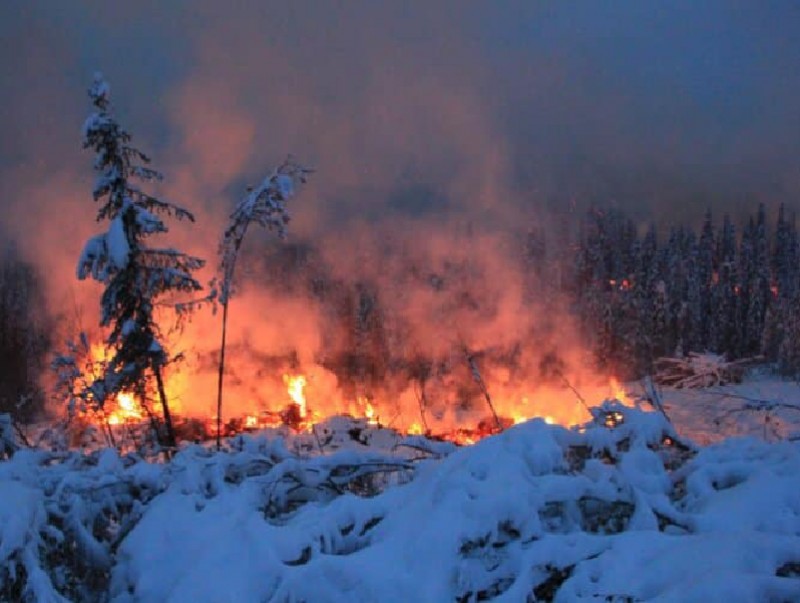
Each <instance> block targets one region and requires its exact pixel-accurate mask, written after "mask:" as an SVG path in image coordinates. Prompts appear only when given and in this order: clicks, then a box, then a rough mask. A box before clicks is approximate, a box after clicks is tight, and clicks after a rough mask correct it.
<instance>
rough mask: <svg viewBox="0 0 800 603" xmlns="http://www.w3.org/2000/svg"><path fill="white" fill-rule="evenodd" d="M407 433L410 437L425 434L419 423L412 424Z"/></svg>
mask: <svg viewBox="0 0 800 603" xmlns="http://www.w3.org/2000/svg"><path fill="white" fill-rule="evenodd" d="M406 433H408V435H422V434H424V433H425V430H423V429H422V425H420V424H419V423H412V424H411V425H410V426H409V428H408V429H407V430H406Z"/></svg>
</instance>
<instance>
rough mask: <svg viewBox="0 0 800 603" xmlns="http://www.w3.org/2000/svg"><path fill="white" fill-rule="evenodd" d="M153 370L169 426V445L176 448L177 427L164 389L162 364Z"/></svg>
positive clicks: (165, 420) (166, 424) (167, 425)
mask: <svg viewBox="0 0 800 603" xmlns="http://www.w3.org/2000/svg"><path fill="white" fill-rule="evenodd" d="M153 372H154V373H155V375H156V385H157V386H158V397H159V398H160V399H161V410H162V411H163V413H164V425H165V426H166V428H167V442H166V443H167V446H169V447H170V448H171V449H173V450H174V449H175V447H176V446H177V442H176V441H175V428H174V427H173V425H172V415H170V413H169V403H168V402H167V392H166V390H165V389H164V379H163V378H162V377H161V365H156V366H154V367H153Z"/></svg>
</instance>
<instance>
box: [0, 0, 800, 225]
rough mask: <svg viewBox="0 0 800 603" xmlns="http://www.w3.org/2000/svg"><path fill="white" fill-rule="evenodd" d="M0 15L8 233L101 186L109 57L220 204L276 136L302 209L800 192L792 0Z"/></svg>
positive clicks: (167, 148)
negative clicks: (98, 92)
mask: <svg viewBox="0 0 800 603" xmlns="http://www.w3.org/2000/svg"><path fill="white" fill-rule="evenodd" d="M0 31H1V32H2V37H3V41H4V48H5V49H6V52H4V53H3V55H2V58H1V59H0V61H1V66H0V82H1V83H0V85H2V90H3V94H4V100H3V104H2V109H0V193H1V194H2V196H3V203H4V205H5V206H6V208H10V211H6V213H5V218H4V222H5V226H6V228H7V230H9V231H10V233H14V232H19V230H20V228H22V227H24V226H26V225H27V224H30V221H31V220H32V219H34V216H51V217H52V216H53V215H63V214H64V213H65V212H66V213H67V214H69V215H70V216H71V219H73V220H74V217H75V216H76V215H79V214H75V213H74V210H77V208H81V207H84V208H85V207H86V204H87V203H90V200H89V186H90V185H89V183H90V181H91V177H92V176H91V168H90V165H91V158H90V157H89V156H88V154H87V153H86V152H84V151H82V150H81V148H80V126H81V124H82V122H83V120H84V119H85V116H86V114H87V113H88V101H87V97H86V88H87V87H88V84H89V83H90V81H91V77H92V74H93V73H94V72H95V71H98V70H99V71H102V72H103V73H104V74H105V75H106V77H107V79H108V80H109V81H110V83H111V86H112V91H113V95H112V100H113V102H114V103H115V107H116V111H117V115H118V117H119V119H120V120H121V121H122V123H123V124H125V125H126V127H127V128H128V129H129V130H130V131H131V132H132V133H133V135H134V141H135V142H136V143H137V144H138V145H139V146H140V147H142V148H143V149H144V150H146V151H147V152H149V153H150V154H151V155H152V157H153V159H154V165H155V166H156V167H157V168H159V169H160V170H162V171H163V172H165V174H166V176H167V183H166V185H165V186H166V187H167V191H168V192H169V193H170V194H171V195H174V196H177V197H179V200H180V201H181V202H182V203H184V204H185V205H188V206H189V207H191V208H193V209H195V210H197V211H204V210H206V209H208V210H209V211H211V212H212V213H214V212H217V213H219V212H222V213H224V211H223V210H224V209H225V208H227V207H229V206H230V204H232V203H233V202H234V201H235V199H236V198H237V197H238V196H239V194H240V192H241V190H242V189H243V187H244V186H245V185H246V184H248V183H252V182H253V181H255V180H256V179H259V178H260V177H262V175H263V171H264V170H265V169H266V168H267V167H268V166H271V165H274V164H275V163H276V162H278V161H280V160H281V158H282V157H284V156H285V155H286V154H287V153H292V154H293V155H295V156H296V157H297V158H299V159H301V160H302V161H304V162H306V163H308V164H310V165H312V166H314V167H315V168H316V169H317V174H316V175H315V178H314V181H313V183H312V189H313V192H312V194H311V195H309V201H308V202H307V203H306V204H305V205H304V206H302V207H298V209H297V211H296V212H295V214H296V215H295V218H296V221H297V225H298V226H297V227H298V229H299V230H300V231H312V230H313V229H314V228H316V227H318V226H320V224H325V223H327V222H328V221H329V220H330V219H339V218H341V217H343V216H344V217H348V216H365V217H367V219H370V218H372V217H375V216H379V217H385V216H386V215H390V214H396V213H400V214H405V215H412V216H417V215H421V214H437V215H438V214H441V213H442V212H444V213H454V212H455V213H458V212H460V211H473V210H475V209H476V208H477V210H479V212H483V213H492V212H493V211H494V208H501V207H502V208H503V209H502V210H498V211H499V213H504V214H507V215H512V214H515V211H516V210H517V209H520V208H521V209H522V210H523V212H524V215H525V216H528V215H535V211H536V209H535V208H537V207H540V206H541V204H550V205H553V204H556V205H560V204H563V203H564V202H565V201H567V200H569V201H573V202H575V203H576V204H577V205H579V206H580V205H585V204H588V203H589V202H595V203H599V204H618V205H621V206H623V207H626V208H628V209H630V210H631V211H632V212H633V213H634V215H635V216H636V217H637V218H639V219H641V220H649V219H651V218H655V219H662V218H664V217H667V218H670V219H676V217H679V216H686V217H688V218H694V217H696V216H697V215H699V214H700V213H701V212H702V211H703V210H704V209H705V207H706V206H707V205H710V206H712V207H713V208H714V209H715V211H717V212H718V213H720V212H722V211H725V210H730V211H734V212H735V211H737V210H740V209H741V208H746V209H747V211H751V210H752V208H753V206H754V204H755V201H764V202H766V203H768V204H773V205H776V204H777V203H778V202H779V201H786V202H789V203H790V204H792V205H795V204H796V201H797V199H798V198H800V112H799V111H798V106H799V105H798V99H799V98H800V4H798V3H796V2H789V1H786V2H738V1H721V0H720V1H707V2H699V3H698V2H693V1H686V2H684V1H674V2H642V1H619V2H533V1H524V2H463V1H462V2H445V1H436V2H377V1H367V2H356V1H345V2H309V1H306V2H302V1H299V2H255V1H253V2H244V1H232V2H216V1H202V2H196V1H187V2H179V1H173V2H159V1H140V2H132V3H125V4H123V3H116V2H100V1H98V2H90V1H81V2H78V1H69V2H64V1H61V0H54V1H41V0H37V1H26V0H6V1H5V2H3V3H2V5H0ZM219 208H222V209H219ZM60 230H63V229H61V227H60V226H59V228H58V229H57V231H60ZM42 236H45V235H42ZM47 236H49V235H47Z"/></svg>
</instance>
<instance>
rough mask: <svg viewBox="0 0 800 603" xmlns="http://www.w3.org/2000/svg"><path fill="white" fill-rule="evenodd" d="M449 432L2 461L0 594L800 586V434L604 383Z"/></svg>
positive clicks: (776, 591)
mask: <svg viewBox="0 0 800 603" xmlns="http://www.w3.org/2000/svg"><path fill="white" fill-rule="evenodd" d="M594 417H595V419H594V421H593V422H591V423H589V424H587V425H585V426H583V427H582V428H580V429H575V430H568V429H565V428H562V427H558V426H553V425H548V424H546V423H544V422H542V421H538V420H534V421H530V422H528V423H525V424H522V425H518V426H515V427H513V428H511V429H508V430H507V431H505V432H504V433H502V434H500V435H497V436H494V437H491V438H487V439H485V440H483V441H481V442H479V443H478V444H476V445H474V446H470V447H468V448H460V449H457V448H455V447H453V446H452V445H449V444H442V443H438V442H431V441H428V440H425V439H423V438H420V437H416V438H414V437H412V438H403V437H400V436H398V435H396V434H392V433H390V432H387V431H385V430H374V431H370V430H369V429H368V428H365V427H364V426H363V425H361V426H358V425H357V426H356V427H355V428H354V426H353V425H352V424H344V423H340V424H336V423H335V422H332V423H331V425H329V426H328V435H329V437H327V438H326V440H325V443H326V445H325V448H324V449H323V450H322V453H323V454H320V450H319V449H315V448H314V447H313V446H306V445H305V443H304V442H303V441H302V440H300V441H298V440H294V439H292V438H275V437H267V436H265V435H262V436H250V437H241V438H236V439H235V440H232V441H231V442H229V448H228V449H227V450H225V451H223V452H221V453H215V452H211V451H209V450H206V449H204V448H202V447H200V446H188V447H186V448H184V449H183V450H182V451H181V452H180V453H178V454H177V455H176V456H175V458H174V459H173V460H172V461H171V462H169V463H165V464H156V463H148V462H145V461H143V460H141V459H138V458H135V457H132V456H127V457H120V456H119V455H118V454H117V453H116V452H115V451H113V450H104V451H99V452H95V453H92V454H89V455H81V454H78V453H74V452H73V453H51V452H43V451H30V450H20V451H18V452H16V454H14V456H13V457H12V458H11V459H10V460H8V461H6V462H3V463H0V491H1V492H2V493H3V495H2V497H0V599H2V600H31V601H105V600H112V601H116V602H120V603H122V602H125V603H128V602H134V601H171V602H179V601H180V602H184V601H193V602H203V601H208V602H212V601H213V602H215V603H219V602H223V601H231V602H233V601H238V602H241V601H257V602H267V601H270V602H271V601H275V602H289V601H296V602H300V601H306V602H320V603H323V602H340V601H380V602H395V601H396V602H409V601H415V602H437V603H438V602H443V601H459V602H469V601H520V602H526V601H570V602H571V601H614V602H628V601H631V602H632V601H676V602H678V601H680V602H690V601H698V602H700V601H702V602H706V601H720V600H724V601H726V602H727V603H735V602H739V601H741V602H745V601H747V602H750V601H776V602H778V601H798V600H800V447H798V445H797V444H796V443H790V442H782V443H774V444H769V443H765V442H761V441H758V440H755V439H734V440H727V441H724V442H722V443H720V444H716V445H712V446H708V447H705V448H700V449H698V448H695V447H694V446H692V445H690V444H687V443H684V442H681V440H680V438H679V437H678V435H677V434H676V433H675V432H674V431H673V430H672V428H671V426H670V425H669V424H668V423H666V422H665V421H664V419H663V417H662V415H660V414H657V413H647V412H642V411H639V410H634V409H630V408H627V407H624V406H622V405H620V404H618V403H616V402H607V403H605V404H604V405H603V406H602V407H600V408H597V409H595V410H594Z"/></svg>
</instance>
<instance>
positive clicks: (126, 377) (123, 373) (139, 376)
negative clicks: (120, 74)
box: [77, 74, 204, 446]
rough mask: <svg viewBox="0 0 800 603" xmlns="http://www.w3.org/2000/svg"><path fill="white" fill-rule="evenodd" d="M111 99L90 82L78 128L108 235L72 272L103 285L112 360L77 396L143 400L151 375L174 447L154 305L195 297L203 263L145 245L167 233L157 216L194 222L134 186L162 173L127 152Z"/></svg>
mask: <svg viewBox="0 0 800 603" xmlns="http://www.w3.org/2000/svg"><path fill="white" fill-rule="evenodd" d="M109 95H110V88H109V85H108V83H106V81H105V80H104V79H103V78H102V76H101V75H99V74H98V75H96V76H95V80H94V83H93V85H92V87H91V88H90V90H89V97H90V98H91V101H92V105H93V107H94V112H93V113H92V114H91V115H90V116H89V118H88V119H87V120H86V122H85V124H84V126H83V137H84V142H83V145H84V147H85V148H90V149H92V150H93V151H94V152H95V161H94V168H95V170H96V171H97V172H98V177H97V180H96V182H95V185H94V189H93V191H92V195H93V197H94V200H95V201H99V202H100V209H99V210H98V214H97V219H98V221H103V220H105V221H108V228H107V230H106V232H104V233H101V234H98V235H96V236H95V237H93V238H91V239H89V241H88V242H87V243H86V245H85V247H84V249H83V253H82V254H81V257H80V260H79V261H78V270H77V273H78V278H79V279H85V278H87V277H90V276H91V277H92V278H93V279H95V280H97V281H100V282H101V283H103V284H104V285H105V291H104V292H103V296H102V303H101V305H102V313H101V326H102V327H110V329H111V330H110V334H109V336H108V340H107V344H108V346H109V347H110V348H111V349H112V350H113V351H114V353H113V356H112V358H111V360H110V361H109V362H108V364H107V366H106V368H105V370H104V372H103V375H102V376H101V377H100V378H99V379H97V380H96V381H95V382H94V383H93V384H92V385H91V387H90V388H88V389H87V390H85V391H83V392H80V395H82V397H83V398H84V399H85V400H88V401H90V402H92V403H93V404H96V405H99V406H102V405H103V403H104V401H105V399H106V398H107V397H109V396H113V395H114V394H116V393H118V392H120V391H121V390H123V389H127V390H132V391H136V392H137V393H139V394H140V395H139V397H140V399H144V395H143V394H144V390H145V383H146V380H147V379H148V376H149V375H152V376H153V377H154V378H155V380H156V382H157V389H158V394H159V398H160V401H161V407H162V411H163V416H164V420H165V424H166V427H167V436H166V442H167V443H168V444H170V445H173V446H174V444H175V440H174V433H173V430H172V426H171V422H170V414H169V403H168V401H167V399H166V394H165V392H164V388H163V384H162V371H163V368H164V365H165V364H166V363H167V362H168V360H169V357H168V355H167V353H166V351H165V350H164V347H163V344H162V342H161V341H160V334H159V329H158V325H157V324H156V322H155V320H154V317H153V312H154V306H155V304H156V302H157V301H158V298H161V297H164V296H170V295H174V294H175V293H194V292H196V291H199V290H200V289H201V285H200V283H199V282H198V281H197V280H196V279H195V278H194V277H193V276H192V273H193V272H194V271H195V270H198V269H199V268H201V267H202V266H203V264H204V262H203V260H201V259H199V258H196V257H193V256H190V255H187V254H185V253H182V252H180V251H178V250H175V249H169V248H166V249H163V248H154V247H150V246H148V245H147V244H146V240H147V239H148V238H149V237H151V236H152V235H155V234H158V233H164V232H167V226H166V224H165V223H164V221H163V219H162V218H163V217H174V218H177V219H186V220H190V221H193V220H194V217H193V216H192V214H191V213H190V212H188V211H187V210H185V209H183V208H181V207H179V206H177V205H174V204H172V203H170V202H167V201H163V200H161V199H159V198H157V197H155V196H153V195H151V194H149V193H147V192H145V191H143V190H142V189H141V188H139V186H137V184H136V181H137V180H138V181H143V182H150V181H154V180H160V179H161V174H160V173H159V172H157V171H155V170H153V169H151V168H150V167H147V164H149V163H150V159H149V158H148V157H147V156H146V155H145V154H144V153H142V152H141V151H139V150H138V149H136V148H135V147H133V146H131V144H130V141H131V136H130V134H129V133H128V132H127V131H126V130H124V129H123V128H122V126H120V124H119V123H118V122H117V120H116V119H115V118H114V116H113V115H112V113H111V103H110V100H109ZM188 307H190V306H187V305H186V304H183V305H181V308H184V309H186V308H188Z"/></svg>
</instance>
